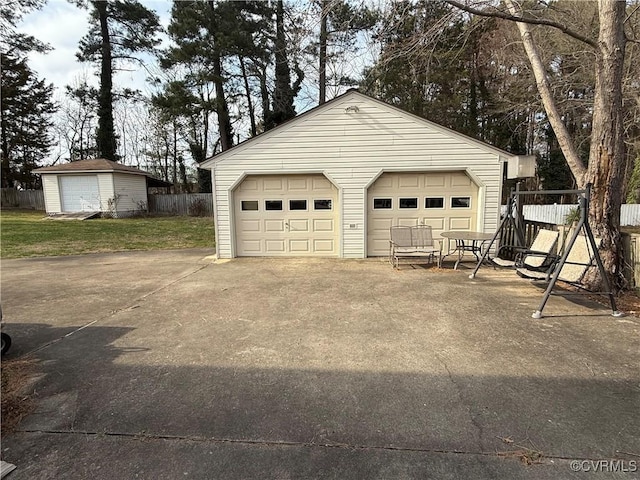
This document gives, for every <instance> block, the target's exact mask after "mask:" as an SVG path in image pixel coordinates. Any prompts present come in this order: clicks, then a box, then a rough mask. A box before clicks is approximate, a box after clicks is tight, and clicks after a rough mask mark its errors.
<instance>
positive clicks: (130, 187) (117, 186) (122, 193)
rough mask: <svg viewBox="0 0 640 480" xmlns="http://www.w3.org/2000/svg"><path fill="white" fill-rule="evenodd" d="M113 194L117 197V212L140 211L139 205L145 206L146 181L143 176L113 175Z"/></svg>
mask: <svg viewBox="0 0 640 480" xmlns="http://www.w3.org/2000/svg"><path fill="white" fill-rule="evenodd" d="M113 186H114V190H115V194H116V195H119V197H118V202H117V210H118V212H122V213H131V212H135V211H136V210H139V209H140V206H141V203H144V205H145V206H146V205H147V180H146V177H144V176H143V175H127V174H123V173H115V174H113Z"/></svg>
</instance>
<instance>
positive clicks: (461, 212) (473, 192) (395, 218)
mask: <svg viewBox="0 0 640 480" xmlns="http://www.w3.org/2000/svg"><path fill="white" fill-rule="evenodd" d="M460 197H463V198H465V199H466V198H468V199H470V200H471V201H470V206H466V205H468V204H469V202H466V204H465V205H463V203H464V202H463V200H461V199H460ZM413 198H417V208H402V209H401V208H399V206H400V204H401V202H400V199H413ZM452 198H456V199H457V200H456V201H455V202H453V203H454V204H455V207H452ZM427 199H429V201H427ZM374 200H377V201H376V202H374ZM477 200H478V187H477V185H476V184H475V183H474V182H473V181H472V180H471V178H470V177H469V176H468V175H467V174H466V173H465V172H462V171H453V172H431V173H426V172H412V173H404V172H403V173H384V174H383V175H381V176H380V177H379V178H378V179H377V180H376V181H375V182H374V183H373V185H372V186H371V187H370V188H369V190H368V192H367V254H368V255H369V256H383V255H387V254H388V251H389V236H390V234H389V228H390V227H391V226H392V225H405V226H413V225H430V226H431V227H432V228H433V233H434V237H435V238H439V234H440V233H441V232H443V231H445V230H475V229H476V223H477V218H478V215H477V205H478V201H477ZM402 204H403V205H410V206H412V207H413V206H416V205H415V201H412V202H410V203H409V202H408V201H407V200H405V201H403V202H402ZM376 206H378V207H379V208H374V207H376ZM389 207H390V208H389ZM463 207H464V208H463Z"/></svg>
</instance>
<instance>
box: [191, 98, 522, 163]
mask: <svg viewBox="0 0 640 480" xmlns="http://www.w3.org/2000/svg"><path fill="white" fill-rule="evenodd" d="M349 97H355V98H360V99H365V100H367V101H370V102H373V103H375V104H377V105H378V106H380V107H382V108H384V109H388V110H392V111H394V112H395V113H398V114H399V115H401V116H404V117H406V118H408V119H410V120H413V121H415V122H416V123H421V124H423V125H425V126H426V127H429V128H431V129H433V130H436V131H437V132H440V133H442V134H444V135H448V136H452V137H457V138H459V139H460V140H461V141H463V142H465V143H469V144H472V145H475V146H476V147H478V148H480V149H482V150H484V151H486V152H489V153H491V154H494V155H497V156H498V157H500V158H502V159H505V160H506V159H507V158H509V157H512V156H513V155H514V154H511V153H509V152H507V151H505V150H502V149H500V148H497V147H494V146H492V145H489V144H488V143H485V142H483V141H480V140H477V139H475V138H472V137H469V136H468V135H465V134H463V133H459V132H456V131H455V130H452V129H450V128H447V127H443V126H442V125H440V124H438V123H435V122H432V121H431V120H427V119H425V118H422V117H419V116H417V115H414V114H412V113H409V112H407V111H405V110H402V109H401V108H398V107H396V106H394V105H391V104H389V103H386V102H383V101H381V100H378V99H376V98H373V97H371V96H369V95H365V94H364V93H361V92H359V91H358V90H356V89H350V90H347V91H346V92H345V93H343V94H342V95H339V96H337V97H335V98H333V99H332V100H329V101H328V102H326V103H324V104H322V105H318V106H316V107H314V108H312V109H310V110H307V111H306V112H303V113H301V114H300V115H297V116H296V117H294V118H292V119H290V120H288V121H286V122H285V123H282V124H280V125H278V126H277V127H275V128H273V129H271V130H268V131H266V132H263V133H261V134H260V135H257V136H255V137H252V138H249V139H247V140H245V141H243V142H241V143H239V144H238V145H235V146H233V147H232V148H230V149H229V150H225V151H224V152H221V153H218V154H216V155H214V156H212V157H209V158H208V159H206V160H205V161H204V162H203V163H202V164H201V165H200V166H199V167H200V168H203V169H212V168H213V165H214V164H215V163H217V162H220V161H222V160H224V159H225V158H227V157H228V156H229V155H230V154H235V153H238V152H239V151H242V150H244V149H245V148H248V147H250V146H251V145H253V144H259V143H261V142H262V141H264V140H266V139H268V138H269V137H271V136H273V135H276V134H278V133H280V132H282V131H285V130H286V129H288V128H290V127H291V126H292V125H294V124H296V123H298V122H300V121H302V120H303V119H306V118H307V117H310V116H312V115H315V114H318V113H321V112H322V111H324V110H327V109H329V108H332V107H333V104H334V103H337V102H339V101H343V100H348V99H349Z"/></svg>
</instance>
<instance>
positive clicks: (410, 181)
mask: <svg viewBox="0 0 640 480" xmlns="http://www.w3.org/2000/svg"><path fill="white" fill-rule="evenodd" d="M419 185H420V177H419V176H418V175H403V176H401V177H400V178H399V179H398V187H400V188H406V187H414V188H416V187H418V186H419Z"/></svg>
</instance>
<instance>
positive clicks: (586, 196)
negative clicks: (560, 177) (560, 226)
mask: <svg viewBox="0 0 640 480" xmlns="http://www.w3.org/2000/svg"><path fill="white" fill-rule="evenodd" d="M518 187H519V185H516V189H515V190H514V191H512V192H511V194H510V196H509V202H508V204H507V211H506V215H505V217H504V218H503V219H502V222H501V223H500V226H499V227H498V230H497V231H496V233H495V234H494V236H493V238H492V239H491V242H490V243H489V245H488V247H487V248H486V249H485V250H484V252H483V254H482V256H481V257H480V260H479V261H478V263H477V265H476V267H475V269H474V270H473V272H472V273H471V274H470V275H469V278H471V279H473V278H475V277H476V274H477V273H478V270H479V269H480V266H481V265H482V264H483V262H485V261H486V260H487V257H489V253H490V252H491V248H492V246H493V245H494V243H495V242H496V240H498V239H499V238H500V235H501V233H502V232H503V231H504V230H505V229H506V228H507V226H508V225H511V226H512V227H513V229H514V231H515V242H516V246H519V247H524V246H525V241H524V228H523V227H524V218H523V216H522V208H521V202H520V198H521V197H523V196H526V195H567V194H575V195H578V208H579V211H580V218H579V220H578V222H577V224H576V226H575V229H574V230H573V233H572V235H571V238H570V239H569V240H568V241H567V242H566V243H565V245H564V249H563V252H562V255H561V256H560V258H559V259H558V261H557V262H556V263H555V265H554V268H553V270H552V272H553V273H550V278H549V277H547V278H548V281H549V284H548V285H547V288H546V290H545V292H544V294H543V296H542V300H541V302H540V306H539V307H538V309H537V310H536V311H535V312H534V313H533V314H532V315H531V316H532V318H536V319H537V318H542V311H543V310H544V307H545V305H546V304H547V301H548V300H549V297H550V296H551V295H552V290H553V287H554V286H555V285H556V283H557V282H558V280H560V281H562V280H563V279H562V278H560V273H561V272H562V269H563V267H564V266H565V264H567V263H568V262H567V258H568V257H569V254H570V253H571V249H572V248H573V246H574V245H575V243H576V241H577V239H578V236H579V235H580V233H581V232H583V235H584V238H585V240H586V241H587V242H588V249H589V250H590V253H592V254H593V258H592V259H591V258H590V264H589V265H593V260H595V262H596V265H597V267H598V270H599V272H600V278H601V280H602V284H603V286H604V291H602V292H584V291H579V292H563V293H562V295H576V294H577V295H580V294H592V295H606V296H608V297H609V302H610V304H611V312H612V315H613V316H614V317H619V316H622V313H621V312H619V311H618V310H617V308H616V301H615V297H614V295H613V292H612V291H611V285H610V283H609V278H608V276H607V272H606V271H605V269H604V265H603V264H602V259H601V258H600V253H599V252H598V244H597V242H596V240H595V237H594V236H593V231H592V230H591V225H590V224H589V202H590V199H591V184H587V186H586V188H585V189H584V190H538V191H520V189H519V188H518ZM578 288H580V287H579V286H578Z"/></svg>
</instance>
